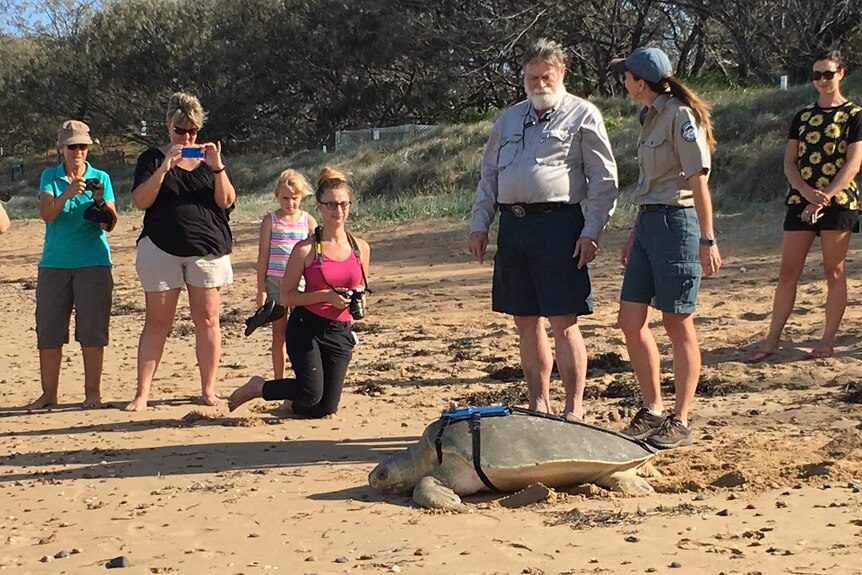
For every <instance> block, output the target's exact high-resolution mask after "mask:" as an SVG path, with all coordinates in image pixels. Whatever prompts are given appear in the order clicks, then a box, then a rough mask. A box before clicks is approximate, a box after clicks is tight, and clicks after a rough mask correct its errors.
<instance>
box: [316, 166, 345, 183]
mask: <svg viewBox="0 0 862 575" xmlns="http://www.w3.org/2000/svg"><path fill="white" fill-rule="evenodd" d="M330 180H336V181H337V182H339V183H345V184H346V183H347V176H345V175H344V173H343V172H342V171H340V170H338V169H336V168H334V167H332V166H324V167H323V169H321V170H320V175H319V176H317V187H318V188H322V187H323V184H325V183H326V182H328V181H330Z"/></svg>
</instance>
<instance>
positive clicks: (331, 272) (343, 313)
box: [305, 252, 364, 321]
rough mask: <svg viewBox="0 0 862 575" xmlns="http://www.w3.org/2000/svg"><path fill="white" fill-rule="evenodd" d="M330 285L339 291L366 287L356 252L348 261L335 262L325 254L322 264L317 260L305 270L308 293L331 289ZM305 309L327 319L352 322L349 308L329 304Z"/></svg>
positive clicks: (317, 304)
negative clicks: (339, 307)
mask: <svg viewBox="0 0 862 575" xmlns="http://www.w3.org/2000/svg"><path fill="white" fill-rule="evenodd" d="M321 270H322V271H321ZM324 277H325V278H326V279H325V280H324ZM327 281H328V282H329V285H327V283H326V282H327ZM330 285H331V286H332V287H334V288H337V289H341V288H344V289H353V288H357V287H364V284H363V281H362V267H361V263H360V262H359V258H358V257H357V256H356V253H355V252H350V255H349V256H348V257H347V259H346V260H334V259H332V258H330V257H327V256H326V254H324V255H323V261H322V262H318V261H317V258H315V259H314V261H312V262H311V265H310V266H308V267H307V268H305V291H306V292H313V291H320V290H325V289H329V286H330ZM305 307H306V309H308V311H310V312H312V313H314V314H317V315H319V316H321V317H325V318H326V319H331V320H334V321H350V310H348V309H347V308H344V309H338V308H337V307H333V306H332V305H331V304H329V303H315V304H312V305H308V306H305Z"/></svg>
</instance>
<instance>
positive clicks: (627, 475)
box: [595, 469, 654, 496]
mask: <svg viewBox="0 0 862 575" xmlns="http://www.w3.org/2000/svg"><path fill="white" fill-rule="evenodd" d="M595 484H596V485H598V486H599V487H603V488H604V489H607V490H609V491H616V492H618V493H622V494H624V495H632V496H637V495H648V494H650V493H653V492H654V490H653V488H652V485H650V484H649V483H648V482H647V480H646V479H644V478H643V477H640V476H639V475H638V474H637V473H636V472H635V470H634V469H629V470H628V471H618V472H616V473H611V474H610V475H608V476H606V477H601V478H599V479H597V480H596V481H595Z"/></svg>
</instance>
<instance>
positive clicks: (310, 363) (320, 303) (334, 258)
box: [228, 167, 371, 417]
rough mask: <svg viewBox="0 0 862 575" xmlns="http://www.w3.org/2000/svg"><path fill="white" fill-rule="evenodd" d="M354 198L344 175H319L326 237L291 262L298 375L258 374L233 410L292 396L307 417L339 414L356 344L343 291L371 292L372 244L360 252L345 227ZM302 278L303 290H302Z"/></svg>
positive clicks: (291, 330)
mask: <svg viewBox="0 0 862 575" xmlns="http://www.w3.org/2000/svg"><path fill="white" fill-rule="evenodd" d="M352 194H353V192H352V190H351V189H350V186H349V185H348V183H347V180H346V178H345V177H344V174H342V173H341V172H339V171H338V170H335V169H334V168H331V167H326V168H323V170H321V172H320V177H319V178H318V180H317V190H316V191H315V198H316V199H317V209H318V211H319V212H320V214H321V216H322V220H321V222H322V230H321V228H318V230H320V232H321V233H320V237H319V238H318V237H317V234H316V233H315V234H313V235H311V236H309V237H308V238H307V239H305V240H303V241H301V242H299V243H298V244H296V246H295V247H294V248H293V252H292V253H291V254H290V259H289V260H288V262H287V269H286V270H285V272H284V279H283V280H282V284H281V301H282V304H283V305H284V306H285V307H292V308H295V309H294V311H293V312H291V314H290V319H289V320H288V322H287V335H286V341H287V355H288V357H289V358H290V363H291V366H292V367H293V372H294V374H295V377H294V378H292V379H275V380H270V381H266V380H264V379H263V378H262V377H259V376H254V377H252V378H251V379H250V380H249V381H248V383H246V384H245V385H243V386H242V387H240V388H239V389H237V390H236V391H234V392H233V393H232V394H231V396H230V400H229V402H228V404H229V406H230V410H231V411H233V410H234V409H236V408H237V407H239V406H240V405H242V404H243V403H245V402H247V401H249V400H251V399H254V398H256V397H262V398H263V399H265V400H267V401H272V400H280V399H286V400H288V401H291V402H292V409H293V412H294V413H295V414H297V415H302V416H306V417H324V416H327V415H331V414H333V413H335V412H336V411H337V410H338V403H339V401H341V389H342V387H343V386H344V378H345V376H346V375H347V366H348V365H349V364H350V358H351V356H352V355H353V346H354V345H355V340H354V336H353V332H352V331H351V330H350V320H351V315H350V310H349V308H348V306H349V304H350V298H349V297H346V296H345V295H342V294H343V293H344V292H345V291H346V290H353V289H357V288H364V287H365V282H366V280H365V277H364V276H365V274H366V273H367V272H368V266H369V264H370V262H371V248H369V247H368V243H367V242H365V241H364V240H362V239H360V238H355V248H354V246H353V245H351V244H352V242H351V238H352V236H348V234H347V230H345V229H344V224H345V222H346V221H347V214H348V212H349V211H350V200H351V196H352ZM357 251H358V255H357ZM303 276H305V291H299V282H300V279H301V278H302V277H303ZM339 292H341V293H339Z"/></svg>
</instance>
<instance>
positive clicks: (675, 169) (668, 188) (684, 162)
mask: <svg viewBox="0 0 862 575" xmlns="http://www.w3.org/2000/svg"><path fill="white" fill-rule="evenodd" d="M642 123H643V127H642V128H641V133H640V138H639V140H638V169H639V173H638V185H637V188H635V192H634V203H635V204H638V205H643V204H664V205H667V206H678V207H684V208H690V207H692V206H694V193H693V192H692V190H691V185H690V184H689V183H688V178H690V177H691V176H693V175H695V174H697V173H699V172H701V171H703V170H709V169H710V153H709V145H708V144H707V142H706V134H705V133H704V131H703V130H702V129H701V128H700V127H699V126H698V125H697V121H696V120H695V119H694V114H693V113H692V111H691V108H689V107H688V106H686V105H685V104H683V103H682V102H681V101H679V100H678V99H676V98H674V97H673V96H671V95H670V94H661V95H660V96H659V97H658V98H656V99H655V101H654V102H653V103H652V106H650V107H649V108H646V113H645V114H644V115H643V122H642Z"/></svg>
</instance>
